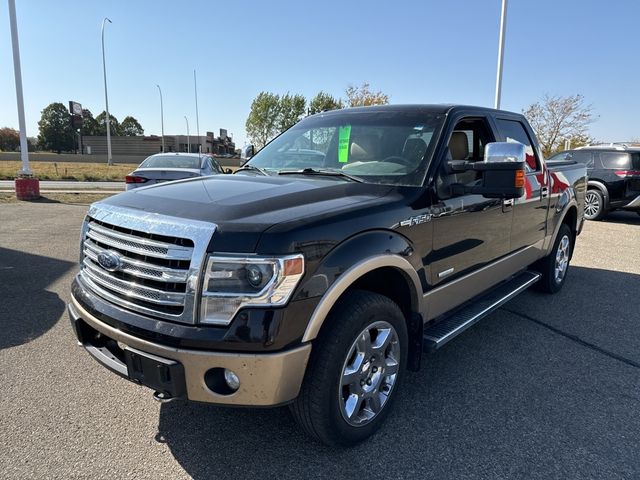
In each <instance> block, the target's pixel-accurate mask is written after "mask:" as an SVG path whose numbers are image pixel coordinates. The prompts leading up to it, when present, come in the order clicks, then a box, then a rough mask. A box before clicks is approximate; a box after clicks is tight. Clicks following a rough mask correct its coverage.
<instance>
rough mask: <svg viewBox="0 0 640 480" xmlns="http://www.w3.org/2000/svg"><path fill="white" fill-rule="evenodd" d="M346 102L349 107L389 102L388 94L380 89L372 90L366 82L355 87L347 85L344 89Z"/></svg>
mask: <svg viewBox="0 0 640 480" xmlns="http://www.w3.org/2000/svg"><path fill="white" fill-rule="evenodd" d="M345 94H346V95H347V104H348V105H349V106H350V107H366V106H369V105H386V104H387V103H389V95H387V94H385V93H382V92H381V91H377V92H372V91H371V89H370V85H369V83H368V82H363V83H362V85H360V86H359V87H356V86H354V85H349V86H348V87H347V89H346V90H345Z"/></svg>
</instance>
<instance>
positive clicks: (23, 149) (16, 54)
mask: <svg viewBox="0 0 640 480" xmlns="http://www.w3.org/2000/svg"><path fill="white" fill-rule="evenodd" d="M9 22H10V23H11V44H12V45H13V73H14V76H15V79H16V101H17V103H18V128H20V158H21V159H22V170H20V175H25V176H26V175H31V170H30V169H29V147H28V144H27V130H26V126H25V123H26V122H25V119H24V98H23V97H22V69H21V68H20V44H19V42H18V22H17V20H16V3H15V0H9Z"/></svg>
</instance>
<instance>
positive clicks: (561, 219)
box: [545, 196, 580, 255]
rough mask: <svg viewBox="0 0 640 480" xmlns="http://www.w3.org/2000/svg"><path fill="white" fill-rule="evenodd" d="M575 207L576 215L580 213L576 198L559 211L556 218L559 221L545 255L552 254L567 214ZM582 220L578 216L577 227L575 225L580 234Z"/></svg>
mask: <svg viewBox="0 0 640 480" xmlns="http://www.w3.org/2000/svg"><path fill="white" fill-rule="evenodd" d="M572 207H574V208H575V209H576V213H577V212H578V202H577V201H576V199H575V196H574V197H572V198H571V200H569V201H568V202H567V203H565V204H564V205H563V207H562V209H561V210H559V211H557V214H556V217H557V218H558V221H557V222H556V224H555V227H554V228H553V234H552V235H551V240H550V241H549V245H547V247H546V249H545V252H546V253H545V255H549V254H550V253H551V249H552V248H553V245H554V244H555V243H556V238H557V237H558V232H559V231H560V226H561V225H562V224H563V223H564V219H565V218H566V216H567V213H569V210H570V209H571V208H572ZM579 222H580V218H579V217H577V216H576V225H575V231H576V232H579V231H580V225H579ZM573 241H574V242H575V241H576V239H575V238H574V239H573ZM572 253H573V248H572Z"/></svg>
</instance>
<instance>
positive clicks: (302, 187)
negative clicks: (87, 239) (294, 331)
mask: <svg viewBox="0 0 640 480" xmlns="http://www.w3.org/2000/svg"><path fill="white" fill-rule="evenodd" d="M391 189H392V187H389V186H385V185H372V184H363V183H356V182H350V181H344V180H342V179H329V178H327V179H324V178H322V177H317V176H316V177H313V178H307V177H302V176H292V175H287V176H279V177H276V176H269V177H266V176H253V175H216V176H211V177H201V178H197V179H188V180H182V181H177V182H171V183H168V184H160V185H154V186H150V187H145V188H138V189H135V190H131V191H128V192H125V193H121V194H119V195H115V196H113V197H110V198H108V199H106V200H104V201H103V202H105V203H108V204H111V205H116V206H119V207H124V208H128V209H132V210H140V211H144V212H147V213H159V214H163V215H170V216H174V217H179V218H189V219H193V220H201V221H206V222H211V223H215V224H216V225H218V229H217V231H216V237H217V239H219V238H220V236H225V237H227V238H230V237H229V235H230V234H233V233H236V234H238V235H236V236H235V237H236V238H235V240H233V242H234V243H235V242H239V243H240V244H241V245H242V246H241V245H236V247H237V248H238V250H237V251H246V250H244V249H252V248H253V247H250V245H249V244H251V243H253V245H254V246H255V242H257V240H258V238H259V234H260V233H262V232H264V231H265V230H266V229H268V228H269V227H272V226H274V225H277V224H280V223H284V222H295V221H297V220H302V219H304V220H305V221H306V220H309V221H312V220H313V219H314V218H320V217H326V216H327V215H329V214H336V215H337V214H340V213H345V212H347V211H349V210H351V209H354V208H356V207H358V206H360V207H362V206H366V205H368V204H370V203H377V202H376V201H377V200H379V199H380V198H381V197H383V196H385V195H386V194H387V193H388V192H389V191H390V190H391ZM255 235H258V236H257V237H256V236H255ZM240 248H242V249H243V250H240Z"/></svg>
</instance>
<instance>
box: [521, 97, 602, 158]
mask: <svg viewBox="0 0 640 480" xmlns="http://www.w3.org/2000/svg"><path fill="white" fill-rule="evenodd" d="M522 113H523V114H524V116H525V117H527V120H529V123H530V124H531V127H532V128H533V129H534V131H535V132H536V135H537V136H538V141H539V142H540V148H542V153H543V155H544V156H545V157H548V156H550V155H552V154H553V153H554V152H556V151H558V150H559V149H561V148H562V146H563V145H564V142H565V140H566V139H569V140H571V146H572V147H574V146H577V145H578V144H580V143H587V144H588V143H590V141H591V139H590V137H589V132H588V127H589V124H590V123H591V122H593V120H594V115H593V111H592V107H591V105H585V103H584V96H582V95H580V94H576V95H570V96H568V97H560V96H557V95H549V94H545V95H544V96H543V97H542V99H541V100H540V101H538V102H536V103H533V104H531V105H529V107H527V108H526V109H524V110H523V112H522Z"/></svg>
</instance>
